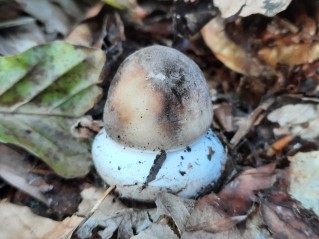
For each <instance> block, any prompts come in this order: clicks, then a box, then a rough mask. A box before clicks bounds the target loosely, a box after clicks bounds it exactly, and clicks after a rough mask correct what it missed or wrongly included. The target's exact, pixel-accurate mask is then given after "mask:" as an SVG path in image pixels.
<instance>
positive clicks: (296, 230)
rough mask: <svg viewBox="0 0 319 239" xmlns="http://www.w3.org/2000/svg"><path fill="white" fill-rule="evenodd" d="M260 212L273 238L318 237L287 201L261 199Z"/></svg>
mask: <svg viewBox="0 0 319 239" xmlns="http://www.w3.org/2000/svg"><path fill="white" fill-rule="evenodd" d="M261 212H262V215H263V218H264V222H265V223H266V225H267V226H268V228H269V230H270V231H271V232H272V233H273V235H274V238H289V239H309V238H314V239H315V238H319V235H318V234H316V232H315V231H314V230H313V228H311V227H310V226H309V225H307V224H306V223H305V221H304V220H301V219H298V218H297V217H296V215H295V214H294V210H293V208H292V206H291V203H290V204H289V202H277V203H271V202H268V201H263V202H262V203H261Z"/></svg>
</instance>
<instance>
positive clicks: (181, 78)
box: [104, 46, 213, 150]
mask: <svg viewBox="0 0 319 239" xmlns="http://www.w3.org/2000/svg"><path fill="white" fill-rule="evenodd" d="M212 116H213V113H212V107H211V99H210V95H209V90H208V87H207V83H206V80H205V78H204V76H203V73H202V72H201V70H200V69H199V67H198V66H197V65H196V63H195V62H194V61H192V60H191V59H190V58H188V57H187V56H185V55H184V54H182V53H181V52H179V51H177V50H175V49H172V48H169V47H164V46H150V47H146V48H143V49H141V50H139V51H136V52H135V53H133V54H132V55H130V56H129V57H128V58H126V59H125V61H124V62H123V63H122V64H121V66H120V67H119V69H118V71H117V73H116V75H115V76H114V79H113V81H112V83H111V86H110V89H109V93H108V99H107V101H106V105H105V109H104V124H105V129H106V131H107V133H108V135H109V136H110V137H111V138H112V139H113V140H115V141H117V142H119V143H121V144H123V145H125V146H129V147H133V148H138V149H147V150H158V149H164V150H169V149H175V148H180V147H182V146H187V145H189V144H191V143H193V142H194V141H195V140H196V139H198V138H199V137H200V136H202V135H203V134H204V133H206V131H207V129H208V128H209V126H210V124H211V121H212Z"/></svg>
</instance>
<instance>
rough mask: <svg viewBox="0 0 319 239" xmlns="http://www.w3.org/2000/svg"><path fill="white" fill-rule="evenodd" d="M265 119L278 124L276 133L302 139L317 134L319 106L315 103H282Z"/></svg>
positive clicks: (318, 134)
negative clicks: (282, 104)
mask: <svg viewBox="0 0 319 239" xmlns="http://www.w3.org/2000/svg"><path fill="white" fill-rule="evenodd" d="M267 119H268V120H269V121H271V122H276V123H278V124H279V126H280V127H279V128H275V129H274V133H275V134H276V135H282V134H291V135H293V136H300V137H301V138H304V139H313V138H316V137H318V136H319V128H318V123H319V106H318V105H316V104H295V105H290V104H289V105H284V106H282V107H280V108H278V109H276V110H274V111H272V112H271V113H270V114H269V115H268V116H267Z"/></svg>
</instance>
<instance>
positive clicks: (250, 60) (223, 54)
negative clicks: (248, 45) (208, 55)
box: [201, 17, 264, 77]
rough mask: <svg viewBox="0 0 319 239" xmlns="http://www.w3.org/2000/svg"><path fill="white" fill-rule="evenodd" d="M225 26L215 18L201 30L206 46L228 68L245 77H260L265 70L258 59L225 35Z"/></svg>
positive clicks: (220, 20)
mask: <svg viewBox="0 0 319 239" xmlns="http://www.w3.org/2000/svg"><path fill="white" fill-rule="evenodd" d="M224 28H225V24H224V22H223V20H222V19H221V18H220V17H215V18H214V19H213V20H211V21H210V22H208V23H207V24H206V25H205V26H204V27H203V28H202V30H201V34H202V36H203V38H204V41H205V43H206V45H207V46H208V47H209V48H210V50H211V51H212V52H213V53H214V54H215V56H216V57H217V58H218V59H219V60H220V61H221V62H223V63H224V64H225V65H226V66H227V67H228V68H230V69H231V70H233V71H236V72H238V73H241V74H243V75H248V76H256V77H257V76H260V75H261V74H262V73H263V71H264V69H263V67H262V65H261V64H260V63H259V62H258V60H257V59H255V58H254V57H252V56H251V55H250V54H249V53H248V52H246V51H245V50H244V49H243V48H241V47H240V46H238V45H236V44H235V43H234V42H232V41H231V40H230V39H229V38H228V37H227V35H226V33H225V30H224Z"/></svg>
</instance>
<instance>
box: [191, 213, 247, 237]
mask: <svg viewBox="0 0 319 239" xmlns="http://www.w3.org/2000/svg"><path fill="white" fill-rule="evenodd" d="M246 218H247V216H246V215H244V216H234V217H229V218H224V219H219V220H211V221H209V222H204V223H200V224H198V225H194V226H191V227H188V228H186V230H187V231H189V232H193V231H200V230H202V231H205V232H210V233H217V232H222V231H226V230H229V229H230V228H232V227H234V226H235V225H236V224H238V223H239V222H242V221H244V220H245V219H246Z"/></svg>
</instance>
